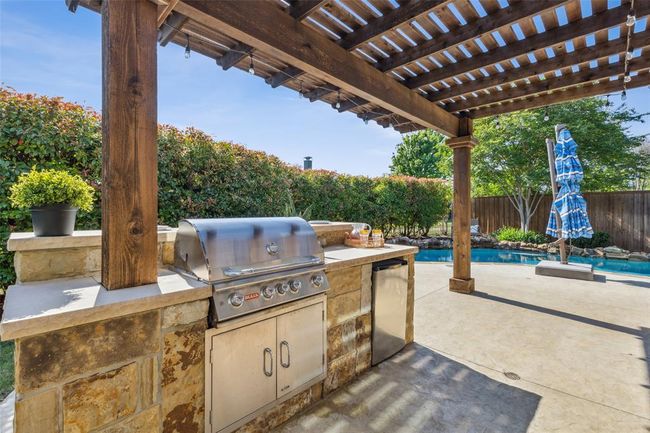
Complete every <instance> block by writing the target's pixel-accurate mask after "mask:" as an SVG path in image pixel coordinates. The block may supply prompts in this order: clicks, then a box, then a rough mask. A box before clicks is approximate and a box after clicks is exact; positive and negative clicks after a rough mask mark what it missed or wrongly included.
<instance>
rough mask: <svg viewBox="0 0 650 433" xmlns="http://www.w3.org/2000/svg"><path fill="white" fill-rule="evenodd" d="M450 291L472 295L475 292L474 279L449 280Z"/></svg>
mask: <svg viewBox="0 0 650 433" xmlns="http://www.w3.org/2000/svg"><path fill="white" fill-rule="evenodd" d="M449 291H451V292H457V293H465V294H470V293H473V292H474V278H470V279H468V280H463V279H460V278H450V279H449Z"/></svg>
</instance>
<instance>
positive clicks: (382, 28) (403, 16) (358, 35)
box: [267, 0, 449, 87]
mask: <svg viewBox="0 0 650 433" xmlns="http://www.w3.org/2000/svg"><path fill="white" fill-rule="evenodd" d="M447 2H449V0H426V1H420V2H416V1H411V0H408V1H407V2H405V3H403V4H402V5H401V6H400V7H399V8H397V9H393V10H392V11H390V12H388V13H386V14H385V15H382V16H381V17H379V18H376V19H374V20H373V21H370V22H369V23H368V24H367V25H365V26H363V27H361V28H360V29H358V30H357V31H354V32H352V33H348V34H347V35H346V36H344V37H343V38H342V39H341V40H340V41H338V43H339V45H341V46H342V47H343V48H345V49H347V50H348V51H351V50H353V49H355V48H356V47H358V46H359V45H361V44H363V43H365V42H367V41H369V40H370V39H372V38H374V37H376V36H378V35H381V34H383V33H386V32H387V31H389V30H392V29H394V28H396V27H397V26H398V25H401V24H403V22H404V21H408V20H409V19H412V18H414V17H416V16H418V15H421V14H423V13H425V12H428V11H431V10H433V9H436V8H438V7H440V6H442V5H444V4H445V3H447ZM301 3H302V2H301ZM305 3H307V2H305ZM313 3H319V2H313ZM323 3H324V2H323ZM296 7H297V6H296ZM304 7H307V5H304ZM318 7H320V5H318V6H317V7H314V8H313V9H312V11H311V12H313V11H314V10H315V9H317V8H318ZM311 12H310V13H311ZM290 13H291V15H292V16H293V15H294V9H293V7H292V9H291V12H290ZM296 18H298V17H296ZM298 19H300V18H298ZM304 73H305V72H304V71H302V70H300V69H298V68H295V67H293V66H289V67H287V68H285V69H284V70H281V71H278V72H277V73H276V74H275V75H273V76H272V77H270V78H269V79H268V80H267V83H269V84H271V86H272V87H278V86H280V85H282V84H284V83H286V82H287V81H290V80H292V79H296V78H299V77H300V76H302V75H304ZM274 84H275V85H274Z"/></svg>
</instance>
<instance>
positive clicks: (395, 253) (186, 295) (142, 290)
mask: <svg viewBox="0 0 650 433" xmlns="http://www.w3.org/2000/svg"><path fill="white" fill-rule="evenodd" d="M417 251H418V249H417V248H416V247H410V246H403V245H386V246H385V247H383V248H350V247H346V246H342V245H336V246H331V247H327V248H325V265H326V269H327V270H335V269H342V268H346V267H350V266H358V265H362V264H366V263H371V262H375V261H379V260H385V259H388V258H394V257H403V256H407V255H411V254H415V253H416V252H417ZM211 293H212V291H211V289H210V287H209V286H207V285H205V284H203V283H201V282H199V281H196V280H193V279H191V278H187V277H184V276H182V275H180V274H177V273H175V272H172V271H170V270H166V269H161V271H160V273H159V276H158V282H157V283H156V284H148V285H144V286H139V287H133V288H127V289H119V290H106V289H105V288H104V287H102V286H101V284H100V283H99V281H98V280H97V279H95V278H92V277H84V278H66V279H57V280H49V281H41V282H33V283H24V284H16V285H13V286H10V287H9V290H8V291H7V295H6V298H5V304H4V314H3V317H2V322H1V323H0V338H1V339H2V340H13V339H16V338H23V337H28V336H31V335H36V334H42V333H45V332H50V331H54V330H57V329H62V328H67V327H70V326H77V325H81V324H84V323H90V322H95V321H98V320H103V319H107V318H111V317H118V316H125V315H129V314H135V313H138V312H141V311H146V310H151V309H155V308H162V307H166V306H169V305H174V304H180V303H184V302H191V301H194V300H198V299H206V298H208V297H210V295H211Z"/></svg>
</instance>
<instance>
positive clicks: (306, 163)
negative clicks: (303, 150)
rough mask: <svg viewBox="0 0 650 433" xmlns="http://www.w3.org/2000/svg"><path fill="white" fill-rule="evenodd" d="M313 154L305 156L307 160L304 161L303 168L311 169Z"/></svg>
mask: <svg viewBox="0 0 650 433" xmlns="http://www.w3.org/2000/svg"><path fill="white" fill-rule="evenodd" d="M311 163H312V161H311V156H305V160H304V161H303V164H302V168H303V169H305V170H311Z"/></svg>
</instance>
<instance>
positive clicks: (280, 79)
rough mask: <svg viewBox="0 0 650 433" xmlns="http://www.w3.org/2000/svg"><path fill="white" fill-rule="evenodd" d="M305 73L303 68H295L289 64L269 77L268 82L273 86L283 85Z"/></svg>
mask: <svg viewBox="0 0 650 433" xmlns="http://www.w3.org/2000/svg"><path fill="white" fill-rule="evenodd" d="M303 74H304V72H303V71H302V70H300V69H298V68H295V67H293V66H288V67H286V68H284V69H283V70H281V71H279V72H277V73H276V74H274V75H272V76H271V77H269V78H267V79H266V82H267V84H269V85H270V86H271V87H273V88H276V87H279V86H281V85H283V84H284V83H286V82H287V81H291V80H293V79H294V78H298V77H299V76H301V75H303Z"/></svg>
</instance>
